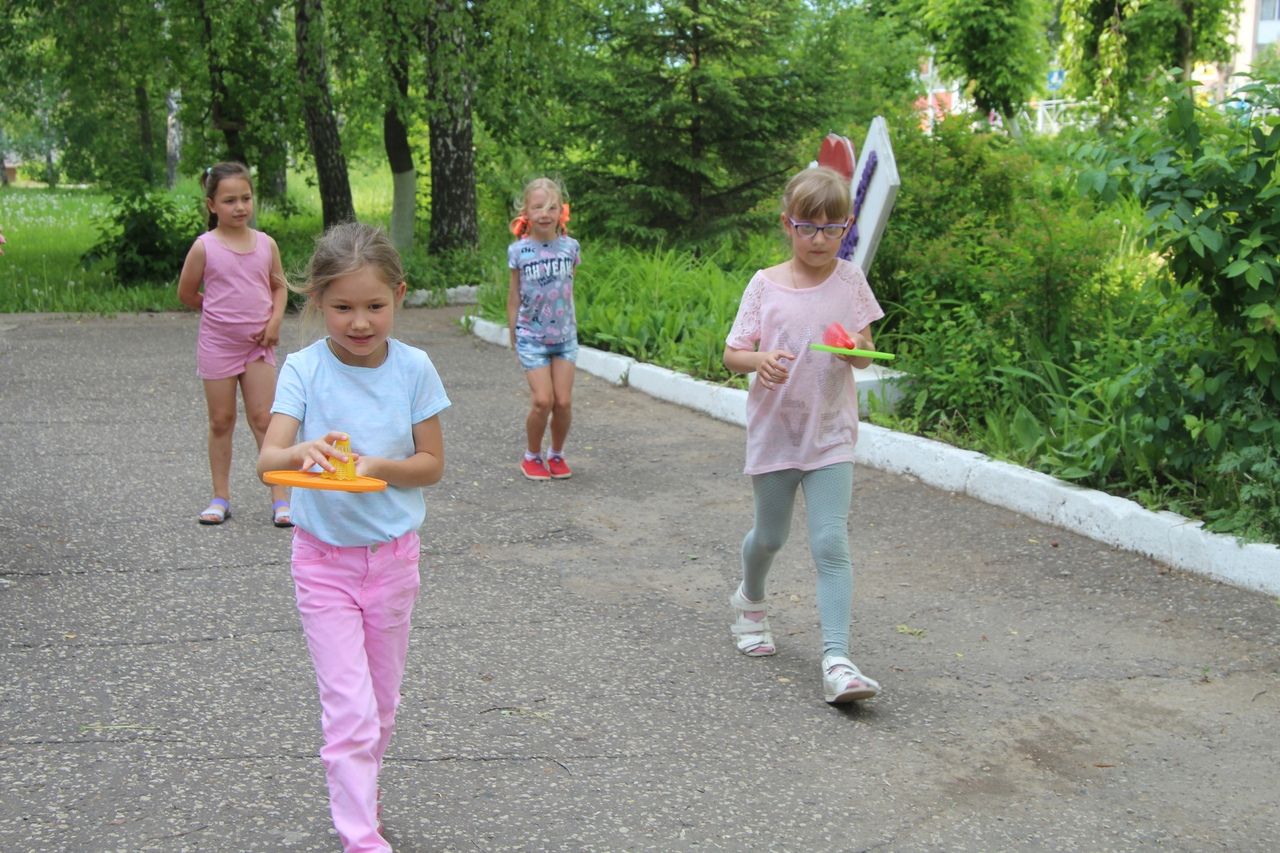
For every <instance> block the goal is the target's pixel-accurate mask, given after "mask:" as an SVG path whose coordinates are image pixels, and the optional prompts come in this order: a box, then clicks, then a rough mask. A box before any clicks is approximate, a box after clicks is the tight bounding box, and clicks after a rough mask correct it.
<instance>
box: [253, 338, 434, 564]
mask: <svg viewBox="0 0 1280 853" xmlns="http://www.w3.org/2000/svg"><path fill="white" fill-rule="evenodd" d="M448 407H449V398H448V396H446V395H445V391H444V385H442V384H441V382H440V375H439V374H438V373H436V369H435V366H434V365H432V363H431V359H430V358H428V357H427V354H426V353H425V352H423V351H422V350H420V349H416V348H414V347H411V346H409V345H408V344H404V343H401V342H400V341H397V340H395V339H394V338H389V339H388V340H387V358H386V360H385V361H384V362H382V364H380V365H378V366H377V367H352V366H350V365H347V364H343V363H342V362H341V361H339V360H338V358H337V356H335V355H334V354H333V352H332V351H330V349H329V341H328V339H327V338H326V339H323V340H319V341H316V342H315V343H314V344H311V345H310V346H308V347H306V348H305V349H301V350H299V351H298V352H295V353H290V355H289V357H288V358H287V359H286V360H285V363H284V367H283V368H281V370H280V379H279V381H278V382H277V383H276V400H275V403H274V404H273V405H272V406H271V411H272V412H273V413H274V412H279V413H280V414H282V415H288V416H289V417H291V418H297V419H298V421H300V426H299V427H298V441H310V440H312V439H315V438H323V437H324V435H325V433H327V432H329V431H331V430H340V431H342V432H345V433H347V434H348V435H349V436H351V450H352V451H353V452H355V453H358V454H363V455H366V456H383V457H386V458H387V459H407V458H409V457H410V456H412V455H413V453H414V444H413V425H414V424H417V423H421V422H422V421H425V420H427V419H428V418H430V417H432V416H434V415H437V414H439V413H440V412H442V411H444V410H445V409H446V408H448ZM291 506H292V510H293V523H294V524H296V525H298V526H299V527H301V528H302V529H303V530H305V531H307V532H308V533H310V534H312V535H313V536H315V537H316V538H318V539H321V540H323V541H325V542H328V543H329V544H330V545H340V546H351V545H372V544H373V543H375V542H389V541H391V540H392V539H395V538H396V537H397V536H402V535H404V534H405V533H408V532H409V531H411V530H417V529H418V528H419V527H421V526H422V522H423V520H424V519H425V518H426V514H427V507H426V503H425V502H424V501H423V499H422V489H420V488H408V489H406V488H401V487H399V486H390V485H389V486H387V488H386V489H385V490H384V491H381V492H367V493H359V494H353V493H350V492H332V491H321V490H319V489H294V490H293V494H292V497H291Z"/></svg>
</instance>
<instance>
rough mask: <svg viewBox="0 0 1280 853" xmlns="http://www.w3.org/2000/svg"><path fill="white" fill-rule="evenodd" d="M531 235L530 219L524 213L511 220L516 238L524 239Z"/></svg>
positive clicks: (512, 232)
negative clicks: (526, 235)
mask: <svg viewBox="0 0 1280 853" xmlns="http://www.w3.org/2000/svg"><path fill="white" fill-rule="evenodd" d="M528 233H529V217H527V216H525V215H524V214H523V213H522V214H520V215H519V216H517V217H516V218H515V219H513V220H511V234H512V235H513V236H515V237H523V236H524V235H525V234H528Z"/></svg>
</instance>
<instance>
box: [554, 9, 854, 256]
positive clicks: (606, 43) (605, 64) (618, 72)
mask: <svg viewBox="0 0 1280 853" xmlns="http://www.w3.org/2000/svg"><path fill="white" fill-rule="evenodd" d="M833 8H838V7H837V6H833V5H831V4H809V3H805V2H799V0H658V2H635V0H604V2H602V3H600V4H599V6H598V8H597V9H596V10H595V13H594V14H595V17H594V18H593V20H592V26H593V30H594V33H595V42H596V44H595V45H594V46H592V47H591V48H590V49H589V50H588V52H587V54H586V56H585V58H584V61H581V62H578V63H575V64H574V66H573V67H572V68H571V69H569V70H568V74H569V78H570V79H569V83H570V103H571V104H572V106H573V114H572V124H571V127H572V131H573V133H574V134H576V135H577V137H578V138H580V139H581V140H582V141H583V145H584V148H583V151H582V154H581V156H580V159H579V160H578V162H576V163H575V164H574V165H573V166H572V167H571V170H570V171H571V174H572V177H573V181H574V185H575V189H576V190H577V191H578V192H584V191H585V192H587V193H590V194H591V196H592V205H593V207H592V210H591V213H592V214H593V215H592V222H593V223H594V222H596V221H597V217H598V219H599V220H601V222H602V224H605V223H607V226H608V227H609V228H611V229H613V230H616V231H619V232H622V233H625V234H629V235H631V236H639V237H643V238H649V239H657V238H660V237H662V236H663V235H665V234H673V235H677V234H678V235H680V236H681V237H694V238H696V237H701V236H706V235H708V234H711V233H714V232H715V231H717V230H719V229H722V228H725V227H727V226H729V225H731V224H733V223H734V222H735V221H741V219H742V217H743V216H744V215H747V214H748V212H749V211H750V209H751V208H752V207H753V206H754V205H755V204H756V203H757V202H759V201H761V200H762V199H763V198H765V197H767V196H770V195H772V194H773V193H775V192H776V191H777V189H778V184H779V183H780V181H781V179H782V177H783V176H784V175H786V174H787V173H789V172H791V171H792V170H793V169H795V168H796V167H797V166H798V165H800V164H801V163H803V162H804V161H805V160H807V159H808V157H811V156H812V147H813V145H814V144H815V142H814V138H815V136H816V135H817V134H818V133H821V132H825V131H827V130H830V129H831V128H832V123H833V122H834V121H836V120H837V117H838V116H840V115H841V114H842V113H843V112H844V109H845V108H844V105H843V104H842V101H841V99H842V98H843V97H845V96H846V93H848V92H851V91H854V90H855V88H856V81H855V80H854V79H853V78H852V74H851V66H850V65H849V64H848V63H846V62H844V61H843V60H844V59H845V52H844V51H840V52H837V53H835V54H834V55H833V54H832V52H831V45H830V43H829V42H826V41H824V40H822V39H821V38H820V37H819V36H817V35H816V34H819V33H820V32H821V26H820V25H819V24H816V23H814V24H813V25H812V26H811V27H806V26H805V21H806V16H813V17H817V16H818V14H819V12H823V13H826V14H828V15H829V14H831V11H832V9H833ZM819 47H820V48H821V49H818V48H819ZM864 49H867V48H865V47H864ZM806 137H808V138H807V139H806ZM802 151H803V153H801V152H802Z"/></svg>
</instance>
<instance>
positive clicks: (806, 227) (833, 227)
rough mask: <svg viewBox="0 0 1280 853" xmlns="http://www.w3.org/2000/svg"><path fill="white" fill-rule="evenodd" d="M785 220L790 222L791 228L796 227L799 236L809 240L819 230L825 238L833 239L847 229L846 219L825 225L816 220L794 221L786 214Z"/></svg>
mask: <svg viewBox="0 0 1280 853" xmlns="http://www.w3.org/2000/svg"><path fill="white" fill-rule="evenodd" d="M787 221H788V222H790V223H791V227H792V228H794V229H796V233H797V234H799V235H800V236H801V237H808V238H809V239H810V240H812V239H813V238H814V237H816V236H818V232H819V231H821V232H822V233H823V235H824V236H826V237H827V238H829V239H831V240H835V239H837V238H838V237H840V235H842V234H844V232H845V231H848V230H849V223H848V221H847V220H846V221H845V222H832V223H829V224H827V225H818V224H817V223H816V222H796V221H795V220H794V219H792V218H791V217H790V216H788V217H787Z"/></svg>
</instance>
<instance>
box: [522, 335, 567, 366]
mask: <svg viewBox="0 0 1280 853" xmlns="http://www.w3.org/2000/svg"><path fill="white" fill-rule="evenodd" d="M516 355H517V356H518V357H519V358H520V366H521V367H523V368H524V369H525V370H537V369H538V368H539V367H549V366H550V365H551V359H553V358H563V359H564V360H565V361H569V362H576V361H577V360H578V341H577V339H576V338H574V339H572V340H567V341H562V342H560V343H558V344H544V343H542V342H541V341H531V340H529V339H528V338H517V339H516Z"/></svg>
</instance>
